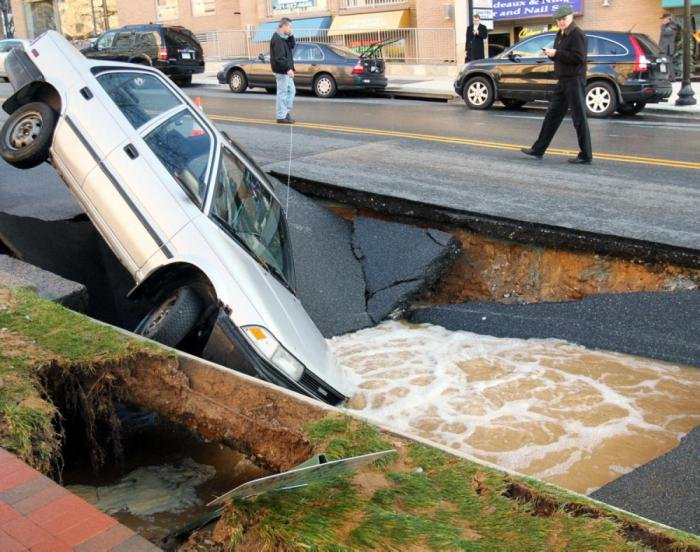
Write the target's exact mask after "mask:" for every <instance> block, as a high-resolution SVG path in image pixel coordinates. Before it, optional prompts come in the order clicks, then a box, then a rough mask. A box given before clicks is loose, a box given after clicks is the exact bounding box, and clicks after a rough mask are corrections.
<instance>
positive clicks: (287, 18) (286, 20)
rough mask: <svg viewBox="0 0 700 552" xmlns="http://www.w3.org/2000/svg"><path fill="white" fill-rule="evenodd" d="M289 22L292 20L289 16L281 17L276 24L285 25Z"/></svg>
mask: <svg viewBox="0 0 700 552" xmlns="http://www.w3.org/2000/svg"><path fill="white" fill-rule="evenodd" d="M291 22H292V20H291V19H289V17H283V18H282V19H280V24H279V25H277V26H278V27H284V26H285V25H289V24H290V23H291Z"/></svg>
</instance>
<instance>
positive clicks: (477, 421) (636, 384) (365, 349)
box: [331, 322, 700, 493]
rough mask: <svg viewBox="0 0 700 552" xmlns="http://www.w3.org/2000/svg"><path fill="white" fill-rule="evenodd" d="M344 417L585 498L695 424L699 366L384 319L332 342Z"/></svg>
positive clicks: (699, 418) (699, 411) (699, 415)
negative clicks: (345, 402)
mask: <svg viewBox="0 0 700 552" xmlns="http://www.w3.org/2000/svg"><path fill="white" fill-rule="evenodd" d="M331 346H332V347H333V349H334V350H335V352H336V354H337V356H338V358H339V360H340V362H341V363H342V364H343V365H345V366H346V367H348V368H349V370H348V371H349V372H350V373H354V374H355V376H354V377H355V379H356V381H355V384H356V386H357V394H356V395H355V396H354V397H353V399H352V400H351V402H350V404H349V406H350V408H351V409H355V410H358V411H360V412H361V413H362V414H364V415H365V416H368V417H370V418H372V419H375V420H377V421H380V422H383V423H385V424H389V425H391V426H393V427H395V428H397V429H399V430H402V431H407V432H410V433H414V434H418V435H420V436H422V437H425V438H429V439H432V440H434V441H437V442H439V443H441V444H444V445H447V446H449V447H452V448H455V449H457V450H460V451H463V452H465V453H468V454H471V455H473V456H476V457H478V458H481V459H484V460H488V461H491V462H494V463H496V464H499V465H501V466H504V467H507V468H510V469H514V470H517V471H520V472H524V473H527V474H530V475H533V476H536V477H539V478H542V479H546V480H548V481H551V482H553V483H556V484H559V485H562V486H564V487H567V488H569V489H572V490H575V491H579V492H583V493H589V492H592V491H593V490H595V489H596V488H598V487H600V486H602V485H604V484H605V483H607V482H609V481H612V480H613V479H616V478H617V477H619V476H620V475H621V474H623V473H626V472H628V471H630V470H632V469H634V468H635V467H636V466H639V465H641V464H643V463H646V462H648V461H649V460H651V459H653V458H656V457H657V456H659V455H661V454H663V453H665V452H667V451H669V450H671V449H672V448H673V447H675V446H676V445H677V444H678V442H679V440H680V438H681V437H682V436H683V435H684V434H685V433H687V432H688V431H689V430H691V429H692V428H694V427H695V426H696V425H698V424H700V370H697V369H693V368H685V367H678V366H673V365H670V364H666V363H662V362H657V361H651V360H647V359H641V358H637V357H632V356H627V355H621V354H616V353H607V352H598V351H591V350H588V349H585V348H583V347H579V346H575V345H572V344H569V343H566V342H563V341H555V340H520V339H500V338H494V337H486V336H480V335H477V334H472V333H467V332H451V331H448V330H445V329H443V328H440V327H437V326H430V325H421V326H410V325H407V324H404V323H400V322H387V323H384V324H382V325H380V326H378V327H376V328H372V329H368V330H363V331H360V332H357V333H354V334H348V335H346V336H342V337H338V338H334V339H333V340H331Z"/></svg>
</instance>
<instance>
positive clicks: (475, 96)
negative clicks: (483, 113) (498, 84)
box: [462, 77, 494, 109]
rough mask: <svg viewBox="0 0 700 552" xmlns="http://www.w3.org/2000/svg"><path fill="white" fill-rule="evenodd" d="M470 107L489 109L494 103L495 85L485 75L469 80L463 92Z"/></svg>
mask: <svg viewBox="0 0 700 552" xmlns="http://www.w3.org/2000/svg"><path fill="white" fill-rule="evenodd" d="M462 96H463V98H464V102H465V103H466V104H467V106H468V107H469V108H470V109H488V108H489V107H491V105H492V104H493V100H494V97H493V86H492V85H491V83H490V82H489V80H488V79H486V78H485V77H474V78H472V79H469V81H467V84H466V85H465V87H464V92H463V93H462Z"/></svg>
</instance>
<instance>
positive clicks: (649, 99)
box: [454, 31, 671, 117]
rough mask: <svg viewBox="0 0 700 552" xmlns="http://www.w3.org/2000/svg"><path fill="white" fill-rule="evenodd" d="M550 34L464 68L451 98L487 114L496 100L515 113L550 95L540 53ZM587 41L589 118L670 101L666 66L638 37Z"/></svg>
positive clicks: (612, 35)
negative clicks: (455, 94) (485, 110)
mask: <svg viewBox="0 0 700 552" xmlns="http://www.w3.org/2000/svg"><path fill="white" fill-rule="evenodd" d="M555 36H556V33H543V34H539V35H536V36H533V37H531V38H528V39H525V40H523V41H522V42H519V43H518V44H516V45H515V46H513V47H511V48H509V49H508V50H506V51H505V52H503V53H502V54H500V55H498V56H496V57H495V58H491V59H482V60H478V61H473V62H471V63H467V64H466V65H464V67H463V68H462V70H461V72H460V74H459V77H458V78H457V80H456V81H455V83H454V89H455V92H456V93H457V94H458V95H460V96H461V97H462V98H464V101H465V103H466V104H467V106H468V107H470V108H471V109H488V108H489V107H491V105H492V104H493V102H494V101H496V100H500V101H501V102H502V103H503V104H504V105H505V106H506V107H510V108H516V107H521V106H523V105H524V104H526V103H527V102H531V101H534V100H546V99H548V97H549V96H550V95H551V93H552V91H553V89H554V85H555V84H556V77H555V75H554V63H553V62H552V60H550V59H549V58H547V57H546V56H545V55H544V54H543V53H542V48H551V47H553V45H554V37H555ZM586 36H587V38H588V75H587V81H588V84H587V87H586V108H587V111H588V115H589V116H590V117H607V116H608V115H610V114H612V113H613V112H615V111H618V112H619V113H621V114H623V115H633V114H635V113H639V112H640V111H641V110H642V109H644V106H645V105H646V104H648V103H658V102H661V101H665V100H666V99H667V98H668V97H669V96H670V95H671V83H670V82H669V80H668V65H669V63H670V60H668V59H667V58H665V57H664V56H662V55H661V54H660V52H659V48H658V46H657V45H656V44H655V43H654V42H653V41H652V40H651V39H650V38H649V37H648V36H646V35H643V34H639V33H624V32H608V31H595V32H588V33H586Z"/></svg>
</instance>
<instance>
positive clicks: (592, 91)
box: [586, 81, 617, 119]
mask: <svg viewBox="0 0 700 552" xmlns="http://www.w3.org/2000/svg"><path fill="white" fill-rule="evenodd" d="M616 109H617V96H616V94H615V89H614V88H613V87H612V85H611V84H608V83H607V82H603V81H594V82H591V83H589V84H588V86H586V112H587V113H588V116H589V117H593V118H597V119H602V118H604V117H607V116H609V115H610V114H612V112H613V111H615V110H616Z"/></svg>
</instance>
